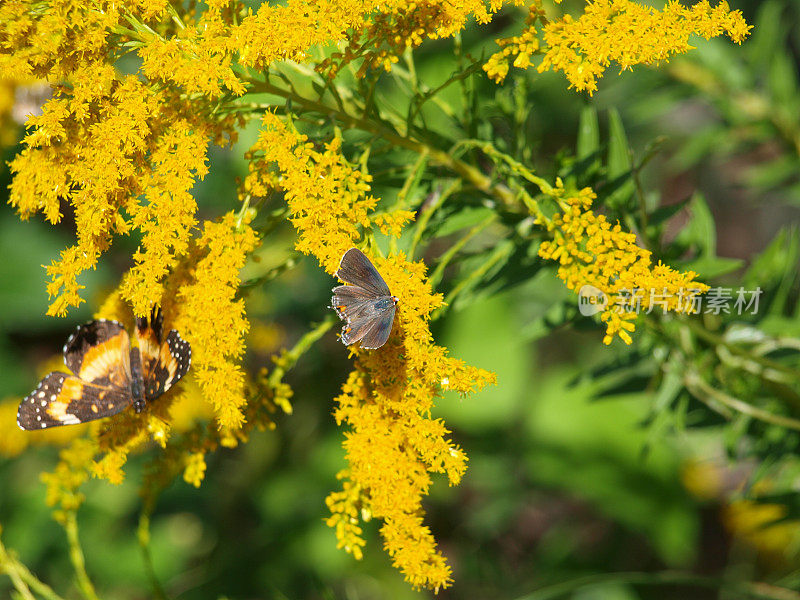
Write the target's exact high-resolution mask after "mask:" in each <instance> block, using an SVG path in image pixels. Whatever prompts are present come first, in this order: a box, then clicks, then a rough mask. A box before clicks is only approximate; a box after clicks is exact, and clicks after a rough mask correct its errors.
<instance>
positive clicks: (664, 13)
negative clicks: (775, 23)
mask: <svg viewBox="0 0 800 600" xmlns="http://www.w3.org/2000/svg"><path fill="white" fill-rule="evenodd" d="M537 21H540V22H542V23H543V38H544V39H543V40H542V42H541V43H540V42H539V40H538V34H537V29H536V22H537ZM751 28H752V27H751V26H750V25H747V23H746V22H745V20H744V18H743V17H742V13H741V11H738V10H731V9H730V6H729V5H728V3H727V2H725V0H722V1H721V2H719V3H718V4H717V5H716V6H712V5H711V4H710V3H709V1H708V0H701V1H700V2H698V3H696V4H694V5H693V6H691V7H686V6H684V5H682V4H681V3H680V2H678V1H677V0H669V2H667V5H666V7H665V8H664V10H661V11H660V10H658V9H655V8H653V7H651V6H647V5H644V4H640V3H638V2H633V1H632V0H594V1H590V2H587V3H586V8H585V10H584V13H583V14H582V15H581V16H580V17H578V18H577V19H574V18H572V17H571V16H570V15H565V16H563V17H562V18H560V19H558V20H554V21H551V22H549V23H548V22H547V21H546V20H545V19H544V18H543V11H542V10H541V2H538V1H537V2H534V4H533V5H532V6H531V14H530V16H529V18H528V23H527V27H526V28H525V30H524V31H523V33H522V34H520V35H519V36H515V37H512V38H508V39H505V40H498V43H499V45H500V46H501V47H502V48H503V49H502V50H501V51H500V52H497V53H495V54H494V55H492V57H491V58H490V59H489V61H488V62H487V63H486V65H484V70H485V71H486V72H487V73H488V74H489V76H490V77H491V78H492V79H494V80H495V81H497V82H501V81H503V79H504V78H505V76H506V74H507V73H508V68H509V61H510V60H511V59H512V58H513V59H514V60H513V65H514V66H515V67H518V68H522V69H524V68H527V67H528V66H529V65H530V63H531V56H532V55H533V54H534V53H541V54H542V55H543V58H542V62H541V63H540V64H539V66H538V67H537V68H538V71H539V72H540V73H541V72H544V71H546V70H548V69H553V70H556V71H563V72H564V74H565V75H566V77H567V80H569V83H570V87H574V88H575V89H576V90H578V91H583V90H586V91H587V92H589V94H592V93H593V92H595V91H596V90H597V80H598V79H599V78H600V77H602V76H603V73H604V72H605V70H606V69H607V68H608V67H609V65H610V64H611V63H612V62H616V63H617V64H618V65H619V66H620V68H621V69H622V70H623V71H624V70H626V69H630V68H632V67H633V66H634V65H639V64H647V65H650V64H658V63H660V62H661V61H666V60H669V58H670V56H672V55H674V54H683V53H685V52H688V51H689V50H691V49H692V48H693V47H692V46H691V44H690V43H689V38H690V37H691V36H692V35H699V36H701V37H703V38H705V39H710V38H712V37H717V36H720V35H727V36H728V37H729V38H730V39H731V40H733V41H734V42H736V43H737V44H739V43H741V42H742V41H743V40H744V38H745V37H747V35H748V34H749V32H750V29H751ZM540 44H541V49H540Z"/></svg>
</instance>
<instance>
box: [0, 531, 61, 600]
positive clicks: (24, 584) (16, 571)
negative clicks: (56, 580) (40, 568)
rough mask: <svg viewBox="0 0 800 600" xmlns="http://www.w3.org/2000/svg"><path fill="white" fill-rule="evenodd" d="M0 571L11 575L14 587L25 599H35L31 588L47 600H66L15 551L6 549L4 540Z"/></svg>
mask: <svg viewBox="0 0 800 600" xmlns="http://www.w3.org/2000/svg"><path fill="white" fill-rule="evenodd" d="M0 572H5V573H6V574H7V575H8V576H9V578H10V579H11V583H13V584H14V588H15V589H16V590H17V592H19V595H20V596H21V597H22V598H25V600H34V599H35V597H34V595H33V593H32V592H31V589H33V591H34V592H36V593H37V594H39V595H40V596H42V597H43V598H46V599H47V600H64V599H63V598H62V597H61V596H59V595H58V594H56V593H55V592H54V591H53V589H52V588H51V587H50V586H49V585H47V584H45V583H43V582H42V581H40V580H39V579H38V578H37V577H36V576H35V575H34V574H33V573H31V572H30V571H29V570H28V568H27V567H26V566H25V565H23V564H22V563H21V562H20V561H19V560H18V559H17V557H16V556H14V554H13V553H11V552H9V551H8V550H6V547H5V546H4V545H3V543H2V542H0Z"/></svg>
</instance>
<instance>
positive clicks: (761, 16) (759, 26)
mask: <svg viewBox="0 0 800 600" xmlns="http://www.w3.org/2000/svg"><path fill="white" fill-rule="evenodd" d="M783 10H784V4H783V3H781V2H776V1H775V0H767V1H766V2H761V4H760V6H759V7H758V16H757V17H756V23H755V27H753V34H752V35H751V36H750V39H748V40H747V44H745V45H744V47H743V48H744V50H745V52H748V53H749V54H750V60H751V61H752V63H753V65H754V66H756V67H757V68H760V69H759V70H763V69H766V68H768V67H769V65H770V63H771V62H772V58H773V57H774V56H775V54H776V53H777V52H778V51H779V50H778V48H779V47H780V46H781V45H782V44H783V42H784V41H785V40H786V25H785V21H784V20H783V19H782V17H781V13H782V12H783Z"/></svg>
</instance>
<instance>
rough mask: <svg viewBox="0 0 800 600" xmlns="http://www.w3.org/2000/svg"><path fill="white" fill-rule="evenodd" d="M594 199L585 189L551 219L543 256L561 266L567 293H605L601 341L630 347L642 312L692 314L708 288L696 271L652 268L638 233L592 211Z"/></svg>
mask: <svg viewBox="0 0 800 600" xmlns="http://www.w3.org/2000/svg"><path fill="white" fill-rule="evenodd" d="M592 197H593V193H592V192H591V190H590V189H588V188H585V189H584V190H581V192H579V193H578V195H577V196H576V197H574V198H569V199H568V202H569V210H567V211H566V212H565V213H563V214H560V215H556V216H555V217H554V218H553V223H554V225H555V229H554V235H553V239H552V240H548V241H545V242H542V244H541V246H540V247H539V256H541V257H542V258H547V259H550V260H554V261H558V262H559V264H560V266H559V268H558V277H559V278H560V279H561V280H562V281H564V283H565V284H566V286H567V287H568V288H569V289H571V290H574V291H575V292H576V293H577V292H580V290H581V288H583V286H592V287H594V288H597V289H598V290H600V291H601V292H602V293H603V294H604V295H605V297H606V299H607V301H608V303H607V306H606V307H605V308H604V309H603V311H602V312H601V313H600V319H601V321H603V322H604V323H606V335H605V337H604V338H603V343H604V344H610V343H611V342H612V341H613V339H614V337H615V336H616V337H619V338H620V339H621V340H622V341H623V342H624V343H626V344H630V343H631V342H632V341H633V338H632V337H631V335H630V334H631V333H633V331H634V330H635V324H634V322H633V321H634V320H636V318H637V316H638V312H640V311H647V310H654V309H658V310H664V311H673V312H682V313H690V312H691V311H692V302H691V300H692V299H693V298H694V297H695V296H697V295H698V294H701V293H703V292H705V291H707V290H708V286H707V285H706V284H703V283H699V282H697V281H695V277H697V274H696V273H694V272H692V271H687V272H686V273H680V272H678V271H675V270H673V269H672V268H670V267H668V266H666V265H664V264H662V263H661V262H659V263H657V264H656V265H655V266H653V265H652V259H651V253H650V252H649V251H648V250H645V249H644V248H640V247H639V246H637V245H636V236H635V235H633V234H632V233H629V232H626V231H623V230H622V227H621V226H620V225H619V224H618V223H616V224H614V225H611V224H610V223H609V222H608V220H607V219H606V218H605V216H603V215H595V214H594V212H593V211H591V210H589V206H590V204H589V203H587V199H591V198H592Z"/></svg>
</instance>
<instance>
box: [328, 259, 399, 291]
mask: <svg viewBox="0 0 800 600" xmlns="http://www.w3.org/2000/svg"><path fill="white" fill-rule="evenodd" d="M336 277H338V278H339V279H341V280H342V281H345V282H347V283H350V284H353V285H357V286H359V287H361V288H363V289H365V290H366V291H367V292H371V293H372V294H373V295H374V296H376V297H377V296H390V295H391V292H390V291H389V286H387V285H386V282H385V281H384V280H383V277H381V274H380V273H378V270H377V269H376V268H375V267H374V266H373V265H372V263H371V262H370V261H369V259H368V258H367V257H366V255H365V254H364V253H363V252H361V250H359V249H358V248H350V250H348V251H347V252H345V253H344V255H343V256H342V260H341V262H340V263H339V270H338V271H336Z"/></svg>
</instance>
